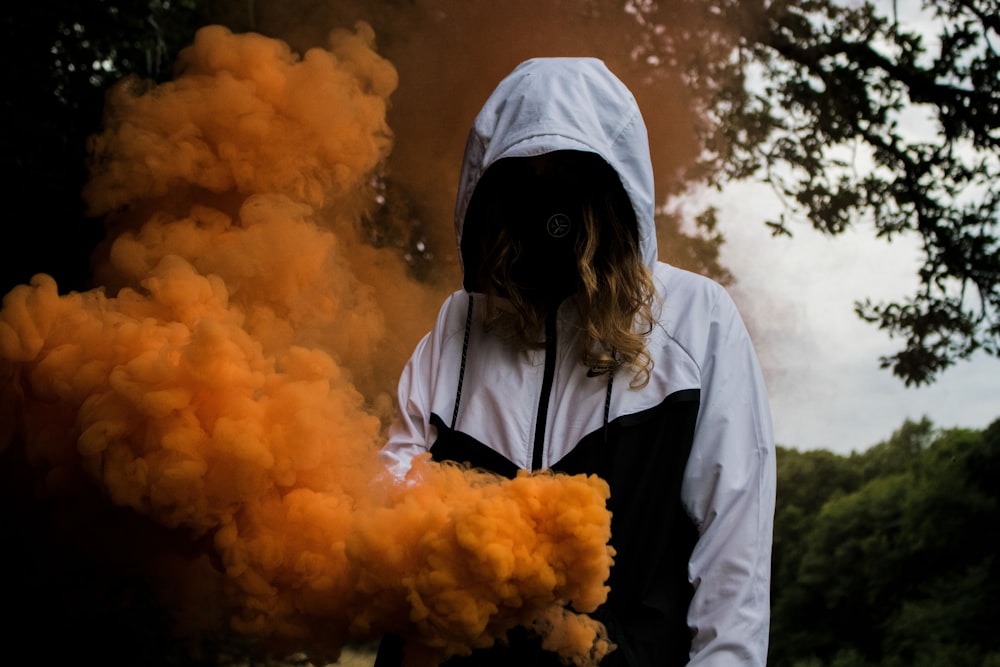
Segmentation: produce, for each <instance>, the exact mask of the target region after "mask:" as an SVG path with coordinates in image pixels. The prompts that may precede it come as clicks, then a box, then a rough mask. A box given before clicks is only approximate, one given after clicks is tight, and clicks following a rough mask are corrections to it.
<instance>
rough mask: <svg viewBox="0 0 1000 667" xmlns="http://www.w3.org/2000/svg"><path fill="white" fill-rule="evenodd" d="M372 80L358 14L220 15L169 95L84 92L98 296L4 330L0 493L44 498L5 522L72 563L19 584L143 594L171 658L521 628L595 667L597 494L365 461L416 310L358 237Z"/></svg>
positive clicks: (386, 70) (604, 560)
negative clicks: (207, 650) (355, 20)
mask: <svg viewBox="0 0 1000 667" xmlns="http://www.w3.org/2000/svg"><path fill="white" fill-rule="evenodd" d="M397 84H398V77H397V70H396V68H395V67H394V66H393V65H392V64H391V63H390V62H389V61H387V60H385V59H384V58H383V57H381V56H380V55H378V53H376V51H375V49H374V33H373V31H372V29H371V28H370V27H368V26H367V25H366V24H359V25H358V26H357V27H356V29H355V30H353V31H344V30H338V31H334V32H333V33H331V34H330V36H329V39H328V41H327V44H326V45H325V46H324V47H314V48H309V49H308V50H307V51H305V52H304V53H303V54H302V55H299V54H298V53H296V52H295V51H293V50H292V48H291V47H290V46H289V45H288V44H287V43H285V42H282V41H279V40H276V39H272V38H268V37H264V36H262V35H260V34H256V33H243V34H234V33H233V32H231V31H230V30H229V29H226V28H223V27H221V26H217V25H216V26H208V27H205V28H203V29H201V30H200V31H199V32H198V34H197V37H196V39H195V41H194V42H193V44H192V45H191V46H190V47H188V48H187V49H186V50H184V51H183V52H182V54H181V55H180V58H179V61H178V63H177V75H176V77H175V78H174V80H172V81H170V82H167V83H165V84H162V85H159V86H153V85H151V84H148V83H144V82H140V81H135V80H129V81H125V82H123V83H122V84H120V85H119V86H117V87H115V88H114V89H113V90H112V91H110V93H109V97H108V103H107V108H106V117H105V124H104V130H103V131H102V132H101V133H100V134H98V135H96V136H95V137H93V140H92V144H91V146H90V151H91V155H92V156H93V164H92V172H91V173H92V177H91V180H90V182H89V183H88V185H87V187H86V190H85V193H84V194H85V198H86V202H87V205H88V207H89V209H90V212H91V213H92V214H93V215H96V216H102V217H104V218H105V219H106V220H107V226H108V240H107V242H106V243H105V245H104V246H103V247H102V248H101V250H100V252H99V253H98V254H97V256H96V262H97V265H96V266H95V271H94V276H95V280H96V284H97V285H99V287H96V288H94V289H93V290H91V291H87V292H72V293H67V294H61V293H60V292H59V288H58V285H57V284H56V283H55V281H54V280H53V279H52V278H50V277H48V276H46V275H44V274H39V275H37V276H35V278H34V279H33V280H32V281H31V283H30V284H29V285H20V286H18V287H16V288H14V289H13V290H12V291H10V292H9V293H8V294H7V295H6V296H5V298H4V301H3V308H2V310H0V398H2V403H0V405H2V406H3V409H2V412H0V447H2V448H3V449H4V451H3V454H4V463H5V466H8V470H7V471H5V472H4V482H5V483H6V484H8V485H9V486H10V487H11V488H13V487H17V489H18V490H19V491H23V497H25V498H29V499H30V501H25V503H26V505H25V506H26V507H29V506H30V507H34V506H35V505H36V504H41V505H43V506H45V507H46V510H45V511H44V512H38V511H37V510H35V509H32V510H31V511H26V512H25V513H20V512H19V511H10V515H11V516H16V519H17V520H16V521H14V522H13V523H14V524H15V525H16V526H20V527H21V528H22V529H24V528H25V526H26V525H27V523H28V520H29V519H32V520H33V519H35V518H37V519H39V520H40V521H44V522H45V524H46V528H45V532H46V540H45V541H44V542H36V543H27V541H26V540H25V543H22V544H18V545H16V548H19V549H21V550H22V552H23V553H26V554H29V556H30V555H31V554H32V553H33V552H32V549H38V550H39V561H38V567H39V568H40V569H42V568H44V567H46V565H47V564H50V563H52V562H53V559H56V558H57V557H58V556H59V555H62V556H71V557H73V558H77V557H79V558H81V559H84V560H86V562H87V566H86V569H84V567H83V566H82V565H81V566H80V567H79V569H70V570H67V571H66V573H65V576H66V579H65V581H64V580H62V579H60V578H59V574H60V573H56V572H52V573H48V572H41V573H40V574H41V575H42V576H43V577H46V578H47V580H48V583H49V584H50V585H51V586H52V587H53V588H55V587H56V586H63V585H65V586H66V587H70V588H72V589H73V590H75V591H83V592H86V593H91V594H93V593H95V591H96V592H97V593H98V594H99V597H101V601H102V602H105V603H107V602H109V600H110V601H111V602H112V603H115V604H118V605H121V606H123V607H124V608H125V609H126V610H127V609H129V608H130V607H129V605H130V604H131V605H134V604H135V596H134V595H133V596H131V597H130V596H129V595H125V594H123V593H122V591H123V590H125V589H124V588H123V587H122V586H121V585H118V587H117V588H114V587H112V586H110V585H109V586H108V587H106V588H105V589H100V590H98V580H100V579H101V577H107V576H114V577H118V578H120V580H121V581H135V580H141V581H143V582H146V584H145V585H148V588H149V590H150V591H151V592H152V593H151V594H152V599H153V603H154V605H155V606H156V608H157V609H159V608H163V609H165V610H166V611H167V612H169V619H170V620H169V625H170V627H171V632H173V633H174V635H175V637H176V638H177V639H178V640H179V641H181V640H183V641H185V642H189V643H190V645H191V646H196V645H203V643H204V640H205V638H206V637H219V636H224V637H235V638H238V639H240V640H243V641H245V642H246V645H248V646H251V647H252V649H253V650H254V651H260V652H267V653H270V654H275V653H279V654H280V652H282V651H285V652H291V651H305V652H308V653H310V654H312V655H315V656H319V657H323V658H324V659H334V658H335V657H336V656H337V655H338V653H339V651H340V650H341V648H342V647H343V646H345V645H346V644H348V643H350V642H366V641H371V640H374V639H377V638H379V637H381V636H382V635H383V634H386V633H391V634H398V635H403V636H405V637H407V638H409V640H410V641H409V642H408V646H409V650H410V653H409V655H408V659H409V661H410V664H413V665H421V664H436V662H437V661H439V660H440V659H442V658H443V657H446V656H449V655H454V654H463V653H467V652H468V651H469V650H471V649H472V648H475V647H481V646H488V645H490V644H492V643H493V642H495V641H498V640H500V641H502V638H503V637H504V635H505V633H506V632H507V631H508V630H509V629H511V628H512V627H514V626H517V625H523V626H527V627H531V628H533V629H534V630H535V631H536V632H538V633H539V634H541V635H542V637H543V640H544V642H545V644H546V645H547V646H548V647H550V648H551V649H552V650H556V651H558V652H559V653H560V654H561V655H562V656H563V658H564V659H565V661H566V662H567V663H572V664H576V665H593V664H596V663H597V661H599V660H600V658H601V657H602V656H603V655H604V654H606V653H607V652H608V651H609V650H610V649H611V646H609V644H608V642H607V639H606V635H605V634H604V630H603V628H602V627H601V626H600V625H599V624H597V623H596V622H594V621H593V620H591V619H590V618H589V617H588V616H586V615H585V612H589V611H593V610H594V609H595V608H596V607H597V606H598V605H599V604H600V603H601V602H603V600H604V599H605V597H606V594H607V588H606V586H605V583H604V582H605V581H606V579H607V577H608V574H609V570H610V566H611V559H612V556H613V553H612V550H611V549H610V547H609V546H608V541H609V538H610V517H609V515H608V513H607V511H606V509H605V500H606V498H607V495H608V489H607V486H606V484H605V483H604V482H603V481H601V480H599V479H597V478H596V477H583V476H578V477H569V476H560V475H554V474H547V473H545V474H527V473H525V474H522V475H521V476H519V477H517V478H515V479H513V480H501V479H499V478H496V477H495V476H492V475H489V474H487V473H484V472H480V471H470V470H465V469H462V468H460V467H458V466H454V465H445V466H442V465H437V464H434V463H432V462H430V461H429V460H419V461H417V462H416V464H415V466H414V468H413V470H412V471H411V473H410V475H409V477H408V478H407V479H406V480H405V481H402V482H400V481H397V480H395V479H394V478H392V477H391V476H389V475H387V474H386V473H385V471H384V470H383V469H382V466H381V464H380V463H379V460H378V458H377V452H378V448H379V446H380V445H381V442H382V440H383V437H384V432H385V428H386V424H387V422H388V420H389V419H390V418H391V415H392V410H393V399H392V398H391V391H392V388H393V385H394V382H395V378H396V376H397V375H398V372H399V370H400V368H401V367H402V364H403V362H404V360H405V358H406V356H407V355H408V354H409V352H410V350H411V349H412V347H413V345H414V344H415V342H416V341H417V339H418V337H419V336H420V335H421V334H422V333H423V332H424V331H425V330H426V329H427V328H428V327H429V326H430V323H431V321H432V318H433V316H434V314H435V313H436V310H437V307H438V304H439V302H440V300H441V296H442V294H441V289H442V288H440V287H434V286H433V285H434V284H433V283H422V282H419V281H417V280H414V279H413V277H412V276H411V270H410V267H409V266H408V264H407V262H406V261H404V259H403V258H402V257H401V254H400V253H399V252H398V251H397V250H395V249H393V248H391V247H379V246H378V245H377V244H375V243H372V241H371V234H370V233H369V230H367V229H366V223H365V221H366V219H367V216H370V215H371V214H372V212H373V209H374V208H375V206H376V195H377V194H378V191H377V183H378V174H379V169H380V168H382V165H384V163H385V161H386V158H387V156H388V155H389V154H390V151H391V149H392V148H393V134H392V132H391V130H390V128H389V126H388V124H387V122H386V114H387V108H388V105H389V99H390V96H391V95H392V93H393V92H394V91H395V90H396V87H397ZM15 463H16V464H17V465H18V466H19V467H16V468H15V467H14V464H15ZM9 493H10V495H12V496H13V495H15V494H14V492H13V491H10V492H9ZM18 497H19V498H20V497H22V496H18ZM39 534H41V533H40V532H29V533H26V535H29V536H34V537H37V536H38V535H39ZM52 535H56V537H52ZM43 548H44V550H45V553H44V554H43V553H41V552H42V549H43ZM77 575H79V576H77ZM74 587H75V588H74ZM112 588H113V589H114V590H111V589H112ZM109 591H110V592H109ZM116 591H117V592H116ZM77 598H79V595H77ZM38 604H39V605H40V607H44V605H45V604H46V603H45V602H44V601H43V602H39V603H38ZM81 604H82V605H85V606H87V607H88V610H85V611H83V612H82V613H81V614H79V616H80V617H83V616H86V615H87V614H88V611H92V610H96V609H97V608H98V606H97V605H96V604H94V605H93V606H92V607H91V606H90V605H91V601H90V599H89V598H86V599H83V600H82V602H81ZM111 606H114V605H113V604H112V605H111ZM56 611H57V610H55V609H54V608H52V609H48V610H46V611H44V612H40V613H39V614H38V616H39V617H50V616H53V615H55V614H56ZM24 613H25V614H26V615H27V617H28V618H34V617H33V616H32V615H31V613H30V612H29V611H28V610H25V612H24ZM127 634H128V632H121V633H119V636H118V637H117V638H116V639H115V641H121V642H126V641H127V639H126V638H125V636H127ZM192 650H194V649H192ZM134 657H136V658H138V657H139V656H134ZM140 662H141V660H140Z"/></svg>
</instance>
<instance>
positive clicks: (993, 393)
mask: <svg viewBox="0 0 1000 667" xmlns="http://www.w3.org/2000/svg"><path fill="white" fill-rule="evenodd" d="M712 201H713V202H715V203H716V204H717V205H719V218H720V228H721V231H722V233H723V234H724V235H725V237H726V243H725V245H724V246H723V255H722V261H723V263H724V264H725V265H726V266H727V267H729V268H730V270H731V271H732V272H733V274H734V275H735V277H736V281H737V282H736V284H735V285H733V286H732V288H731V291H732V292H733V294H734V296H735V298H736V299H737V301H738V303H739V305H740V308H741V310H742V311H743V313H744V317H745V318H746V320H747V323H748V326H749V327H750V328H751V330H752V333H753V335H754V342H755V345H756V347H757V350H758V354H759V355H760V357H761V363H762V365H763V367H764V370H765V374H766V375H767V383H768V390H769V392H770V397H771V407H772V413H773V417H774V425H775V437H776V439H777V441H778V444H780V445H784V446H787V447H792V448H795V449H803V450H805V449H829V450H831V451H835V452H838V453H841V454H848V453H850V452H851V451H863V450H865V449H868V448H869V447H870V446H872V445H874V444H877V443H878V442H880V441H882V440H885V439H886V438H888V437H889V436H891V435H892V433H893V432H894V431H895V430H896V429H898V428H899V427H900V426H901V425H902V423H903V421H904V420H905V419H908V418H909V419H914V420H919V419H920V418H921V417H923V416H925V415H926V416H927V417H929V418H930V419H931V420H932V421H933V422H934V424H935V425H936V426H938V427H963V428H984V427H985V426H987V425H988V424H989V423H990V422H992V421H993V420H995V419H997V418H1000V360H998V359H997V358H995V357H989V356H985V355H982V356H979V357H975V358H974V359H973V360H972V361H970V362H959V363H958V364H956V365H955V366H953V367H952V368H950V369H949V370H947V371H946V372H944V373H943V374H941V375H940V376H939V379H938V380H937V381H936V382H935V383H934V384H932V385H930V386H926V387H921V388H913V387H910V388H907V387H905V385H904V384H903V382H902V381H901V380H899V379H898V378H896V377H895V376H894V375H892V373H891V371H889V370H882V369H880V368H879V366H878V358H879V356H881V355H883V354H890V353H893V352H895V351H897V350H898V349H899V346H900V345H901V342H898V341H894V340H891V339H890V338H889V337H888V334H886V333H885V332H883V331H881V330H879V329H878V328H877V327H876V326H874V325H871V324H867V323H865V322H863V321H861V320H860V319H859V318H858V317H857V316H856V315H855V314H854V302H855V300H861V299H864V298H869V297H870V298H871V299H872V300H873V301H875V302H881V301H884V300H889V299H900V298H902V297H904V296H906V295H909V294H910V293H911V292H912V290H913V287H914V286H915V285H916V284H917V277H916V275H915V271H916V269H917V267H918V265H919V264H918V257H919V253H918V251H917V246H916V243H915V242H914V241H913V240H912V239H899V240H895V241H894V242H893V243H892V244H887V243H886V242H885V241H883V240H881V239H876V238H875V237H874V234H873V233H872V232H871V229H870V227H869V228H866V227H865V226H864V225H861V224H859V225H856V226H855V227H854V228H852V229H851V230H849V231H848V232H847V233H845V234H844V235H842V236H839V237H835V238H831V237H829V236H825V235H822V234H820V233H818V232H815V231H813V230H812V229H811V228H810V227H809V226H808V225H807V224H805V223H803V224H799V225H791V229H792V231H793V233H794V237H793V238H787V237H780V238H776V237H772V236H771V233H770V230H769V229H768V228H767V227H766V226H765V225H764V222H763V221H764V220H765V219H768V216H769V215H773V214H774V212H775V211H777V210H778V203H777V201H776V199H775V197H774V196H773V195H772V194H771V192H770V190H769V189H768V188H767V187H765V186H763V185H752V184H742V185H736V186H731V187H730V188H729V190H728V191H727V192H726V193H725V194H724V195H723V196H719V195H715V196H714V197H712Z"/></svg>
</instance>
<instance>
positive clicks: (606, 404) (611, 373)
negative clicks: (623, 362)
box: [604, 369, 615, 445]
mask: <svg viewBox="0 0 1000 667" xmlns="http://www.w3.org/2000/svg"><path fill="white" fill-rule="evenodd" d="M614 381H615V371H614V370H613V369H612V370H610V371H608V393H607V394H606V395H605V397H604V444H605V445H606V444H608V417H609V415H610V414H611V385H612V384H614Z"/></svg>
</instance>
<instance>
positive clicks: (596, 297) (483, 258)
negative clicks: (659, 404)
mask: <svg viewBox="0 0 1000 667" xmlns="http://www.w3.org/2000/svg"><path fill="white" fill-rule="evenodd" d="M558 153H559V154H560V157H561V158H563V164H564V169H565V165H566V164H568V165H570V167H569V171H570V172H571V173H572V178H573V184H574V186H573V188H572V191H573V193H574V197H575V198H576V199H577V202H576V203H577V206H578V208H577V209H576V217H578V218H579V219H580V220H581V223H582V224H580V225H579V227H580V229H579V231H577V232H576V234H575V236H574V237H573V238H572V239H571V241H572V248H573V250H572V258H571V262H572V269H570V268H569V267H568V266H567V267H566V269H565V270H564V273H565V277H564V283H565V284H564V285H563V286H562V287H563V289H564V291H565V295H563V294H559V299H558V300H561V298H562V296H565V297H566V298H568V299H570V300H571V302H572V303H573V304H574V305H575V307H576V309H577V312H578V313H579V322H580V361H581V363H583V364H584V365H585V366H587V367H588V368H590V369H591V370H592V371H593V372H595V373H598V374H603V373H609V372H610V373H613V372H614V371H615V370H616V369H618V368H619V367H621V366H628V367H630V368H631V369H632V370H633V373H634V374H633V378H632V381H631V383H630V386H632V387H633V388H641V387H643V386H645V385H646V384H647V383H648V382H649V377H650V373H651V371H652V368H653V360H652V357H651V356H650V354H649V351H648V349H647V340H648V334H649V333H650V331H652V328H653V324H654V320H653V314H652V309H653V299H654V288H653V281H652V277H651V274H650V270H649V268H648V267H647V266H646V265H645V264H644V263H643V261H642V255H641V252H640V248H639V241H638V228H637V224H636V218H635V212H634V210H633V208H632V205H631V202H630V200H629V198H628V195H627V194H626V193H625V190H624V188H623V187H622V185H621V181H620V180H619V178H618V175H617V173H616V172H615V171H614V170H613V169H612V168H611V166H610V165H608V164H607V163H606V162H605V161H604V160H603V159H601V158H600V157H599V156H597V155H594V154H591V153H584V152H577V151H559V152H558ZM550 155H552V154H550ZM530 159H531V158H508V159H507V160H501V161H500V162H498V163H497V165H494V166H493V167H490V170H488V171H487V172H486V174H485V175H484V176H483V179H482V180H481V182H480V186H479V187H477V190H476V194H475V195H474V197H473V201H472V202H470V205H469V213H468V215H467V217H466V225H465V230H466V233H465V234H463V239H462V255H463V263H464V265H465V270H466V288H467V289H470V290H471V291H480V292H482V293H483V294H485V296H486V308H485V315H484V321H485V324H486V326H487V327H489V328H491V329H494V330H496V331H498V332H500V333H501V335H504V336H506V337H508V338H511V339H513V340H514V341H515V342H516V344H518V345H520V346H521V347H522V348H524V349H538V348H541V347H544V344H545V342H544V334H543V332H544V330H545V320H546V315H547V314H548V313H549V312H550V311H551V309H552V307H553V303H554V302H552V301H545V300H543V299H539V298H537V296H536V295H534V294H533V293H532V291H531V288H530V287H529V286H527V285H526V284H525V282H524V280H523V279H522V278H521V276H519V275H518V272H517V270H516V267H517V264H518V260H519V258H522V257H524V256H525V252H526V251H525V247H524V244H525V241H524V239H523V238H520V236H519V234H518V233H517V231H516V228H517V225H516V221H512V220H511V219H510V218H511V215H510V213H509V211H505V209H504V206H503V201H504V199H505V198H508V197H513V196H516V194H517V193H516V188H517V187H518V186H517V184H512V183H511V182H510V179H509V178H508V177H507V176H505V175H503V174H502V173H501V174H500V175H499V176H498V177H497V178H491V172H494V171H498V172H503V171H504V169H503V168H501V169H496V167H497V166H498V165H500V163H502V162H510V161H513V160H530ZM522 177H523V173H522ZM512 187H513V188H514V192H511V189H510V188H512ZM549 268H550V267H548V266H545V267H542V266H538V267H536V269H535V270H536V271H546V270H548V269H549ZM549 275H551V274H549ZM553 279H555V278H553Z"/></svg>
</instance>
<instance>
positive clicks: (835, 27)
mask: <svg viewBox="0 0 1000 667" xmlns="http://www.w3.org/2000/svg"><path fill="white" fill-rule="evenodd" d="M922 5H923V17H924V18H926V19H927V20H932V21H933V25H934V29H935V30H937V33H936V34H928V33H926V32H920V31H918V30H917V29H916V28H915V27H912V24H911V26H910V27H908V26H907V24H906V23H905V20H904V18H903V17H901V16H899V15H898V14H896V13H895V10H896V8H897V5H896V3H892V6H891V8H892V11H889V12H888V13H886V11H885V10H886V9H889V5H888V3H879V4H878V5H876V4H875V3H874V2H864V3H860V4H858V3H836V2H832V1H830V0H815V1H814V0H806V1H802V2H790V1H788V0H779V1H778V2H771V3H736V4H735V5H729V6H728V8H727V10H726V11H727V12H730V13H731V15H732V16H733V17H740V21H741V23H742V24H743V25H748V26H755V28H751V29H749V30H745V31H744V32H743V34H742V35H741V38H740V43H739V47H738V48H737V50H736V53H737V54H738V57H739V60H738V62H739V63H740V66H741V67H742V76H740V77H739V78H738V79H737V80H736V82H735V85H737V86H738V88H737V89H735V90H734V89H727V90H726V91H724V92H725V93H726V94H725V95H723V96H722V97H720V98H719V104H718V105H717V106H716V109H717V110H719V112H720V120H721V127H722V128H723V134H724V135H725V137H726V139H727V140H728V144H726V150H725V152H722V153H720V154H719V158H720V163H719V167H720V168H719V171H718V172H717V174H716V176H715V178H717V179H721V180H724V179H726V178H731V177H735V178H742V177H745V176H746V175H748V174H762V175H763V177H764V179H765V180H766V181H767V182H769V183H770V184H771V185H773V186H774V188H775V190H776V191H777V192H778V193H779V194H780V195H782V196H783V197H785V198H786V201H787V202H788V204H789V206H790V208H791V210H792V211H793V212H794V213H798V214H802V215H804V216H805V218H806V219H807V220H808V221H809V222H810V223H811V224H812V225H813V226H814V227H815V228H816V229H819V230H821V231H823V232H826V233H829V234H838V233H840V232H842V231H843V230H845V229H846V228H847V227H849V226H851V225H854V224H857V223H858V222H859V221H860V220H863V219H865V218H870V219H871V220H872V222H873V223H874V226H875V229H876V231H877V233H878V235H880V236H882V237H884V238H885V239H886V240H892V239H893V238H894V237H895V236H896V235H897V234H916V235H918V236H919V237H920V240H921V243H922V247H923V265H922V267H921V268H920V271H919V278H920V288H919V290H918V291H917V292H916V293H915V294H913V295H911V296H909V297H908V298H906V299H905V300H903V301H902V302H894V303H885V304H875V303H872V302H871V301H870V300H863V301H859V302H858V303H857V305H856V311H857V313H858V314H859V315H860V316H861V317H862V318H863V319H865V320H866V321H868V322H871V323H874V324H877V325H878V326H879V327H880V328H881V329H884V330H885V331H887V332H888V333H889V334H890V336H892V337H901V338H903V339H904V341H905V343H904V346H903V347H902V349H901V350H899V351H898V352H896V353H895V354H893V355H890V356H887V357H884V358H883V359H882V360H881V363H882V366H883V367H891V368H892V370H893V372H894V373H895V374H896V375H897V376H899V377H900V378H902V379H903V380H904V381H905V382H906V384H908V385H909V384H921V383H928V382H931V381H933V379H934V377H935V376H936V374H937V373H939V372H940V371H941V370H943V369H944V368H946V367H948V366H949V365H951V364H952V363H954V362H955V361H956V360H958V359H964V358H968V357H969V356H970V355H971V354H973V353H974V352H976V351H977V350H984V351H986V352H988V353H990V354H992V355H997V354H1000V242H998V238H997V226H998V215H1000V212H998V202H1000V189H998V188H997V186H996V183H997V180H998V178H1000V134H998V124H1000V123H998V120H1000V80H998V72H1000V52H998V50H997V49H998V45H997V39H998V38H1000V19H998V16H1000V4H998V3H997V2H996V0H941V1H937V2H923V3H922ZM879 7H882V8H884V9H883V10H880V9H879ZM751 74H753V75H759V76H760V77H761V78H762V83H761V85H760V86H759V87H757V86H750V85H749V77H750V76H751ZM919 116H924V117H925V118H927V119H928V121H929V122H927V125H930V126H931V127H930V128H929V130H925V131H923V132H920V133H919V134H915V133H914V132H915V131H914V129H913V127H912V122H913V121H914V120H919ZM772 225H773V227H774V230H775V232H776V233H789V228H788V227H787V226H786V221H785V220H784V219H782V220H779V221H775V222H772Z"/></svg>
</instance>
